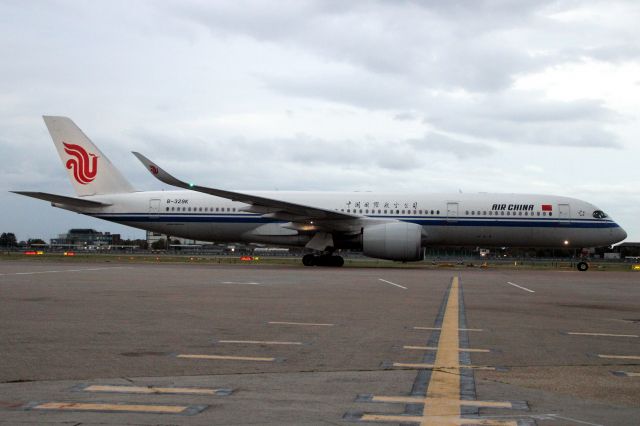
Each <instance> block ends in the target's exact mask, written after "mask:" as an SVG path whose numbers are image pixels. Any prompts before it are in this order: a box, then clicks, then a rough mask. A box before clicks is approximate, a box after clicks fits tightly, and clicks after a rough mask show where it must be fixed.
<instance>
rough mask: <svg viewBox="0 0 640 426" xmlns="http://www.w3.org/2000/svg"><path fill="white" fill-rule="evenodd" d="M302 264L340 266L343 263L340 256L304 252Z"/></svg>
mask: <svg viewBox="0 0 640 426" xmlns="http://www.w3.org/2000/svg"><path fill="white" fill-rule="evenodd" d="M302 264H303V265H304V266H333V267H340V266H342V265H344V259H343V258H342V256H332V255H330V254H320V255H317V254H305V255H304V256H303V257H302Z"/></svg>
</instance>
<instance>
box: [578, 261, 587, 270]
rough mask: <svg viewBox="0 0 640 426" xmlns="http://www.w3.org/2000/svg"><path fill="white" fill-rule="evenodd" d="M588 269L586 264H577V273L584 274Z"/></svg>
mask: <svg viewBox="0 0 640 426" xmlns="http://www.w3.org/2000/svg"><path fill="white" fill-rule="evenodd" d="M587 269H589V264H588V263H587V262H578V271H580V272H585V271H586V270H587Z"/></svg>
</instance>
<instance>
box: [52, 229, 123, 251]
mask: <svg viewBox="0 0 640 426" xmlns="http://www.w3.org/2000/svg"><path fill="white" fill-rule="evenodd" d="M50 242H51V246H52V247H70V248H74V249H84V250H96V249H101V248H106V247H108V246H112V245H116V244H120V243H121V239H120V234H112V233H110V232H100V231H96V230H95V229H70V230H69V232H67V233H66V234H59V235H58V238H52V239H51V240H50Z"/></svg>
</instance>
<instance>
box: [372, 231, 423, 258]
mask: <svg viewBox="0 0 640 426" xmlns="http://www.w3.org/2000/svg"><path fill="white" fill-rule="evenodd" d="M362 251H363V253H364V255H365V256H369V257H376V258H378V259H389V260H402V261H416V260H422V259H423V252H422V226H420V225H417V224H415V223H406V222H393V223H383V224H380V225H372V226H367V227H366V228H364V229H363V230H362Z"/></svg>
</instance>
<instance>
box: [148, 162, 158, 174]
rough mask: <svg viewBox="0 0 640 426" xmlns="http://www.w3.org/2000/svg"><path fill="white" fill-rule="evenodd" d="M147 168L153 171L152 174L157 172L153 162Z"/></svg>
mask: <svg viewBox="0 0 640 426" xmlns="http://www.w3.org/2000/svg"><path fill="white" fill-rule="evenodd" d="M149 170H151V173H153V174H154V175H157V174H158V168H157V167H156V166H154V165H153V164H152V165H150V166H149Z"/></svg>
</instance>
